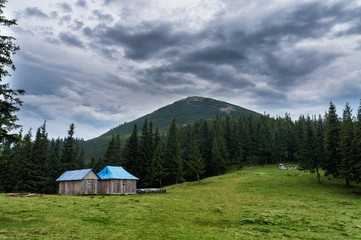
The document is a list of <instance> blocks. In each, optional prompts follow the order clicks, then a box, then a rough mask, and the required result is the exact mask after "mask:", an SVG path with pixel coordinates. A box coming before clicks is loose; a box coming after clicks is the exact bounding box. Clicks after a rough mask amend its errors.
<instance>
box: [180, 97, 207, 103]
mask: <svg viewBox="0 0 361 240" xmlns="http://www.w3.org/2000/svg"><path fill="white" fill-rule="evenodd" d="M205 99H206V98H205V97H198V96H190V97H187V98H184V99H182V100H180V101H185V102H199V101H203V100H205Z"/></svg>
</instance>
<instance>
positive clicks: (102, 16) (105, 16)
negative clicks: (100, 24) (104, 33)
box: [93, 10, 114, 23]
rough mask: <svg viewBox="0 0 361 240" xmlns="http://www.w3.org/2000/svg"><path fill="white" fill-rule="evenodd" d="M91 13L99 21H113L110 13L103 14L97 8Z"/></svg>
mask: <svg viewBox="0 0 361 240" xmlns="http://www.w3.org/2000/svg"><path fill="white" fill-rule="evenodd" d="M93 15H95V16H96V17H97V18H98V19H99V20H100V21H104V22H108V23H111V22H113V21H114V18H113V16H112V15H110V14H104V13H102V12H101V11H99V10H94V11H93Z"/></svg>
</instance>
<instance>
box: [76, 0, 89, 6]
mask: <svg viewBox="0 0 361 240" xmlns="http://www.w3.org/2000/svg"><path fill="white" fill-rule="evenodd" d="M75 5H76V6H78V7H82V8H86V7H87V6H88V5H87V2H86V0H78V1H77V2H76V3H75Z"/></svg>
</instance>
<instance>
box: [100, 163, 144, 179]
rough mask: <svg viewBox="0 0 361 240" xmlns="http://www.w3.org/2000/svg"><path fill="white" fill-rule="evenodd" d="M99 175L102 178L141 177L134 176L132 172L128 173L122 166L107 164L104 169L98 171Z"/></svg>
mask: <svg viewBox="0 0 361 240" xmlns="http://www.w3.org/2000/svg"><path fill="white" fill-rule="evenodd" d="M98 177H99V178H100V179H134V180H139V178H137V177H135V176H133V175H132V174H130V173H128V172H127V171H126V170H125V169H124V168H122V167H113V166H106V167H105V168H104V169H103V170H101V171H100V172H99V173H98Z"/></svg>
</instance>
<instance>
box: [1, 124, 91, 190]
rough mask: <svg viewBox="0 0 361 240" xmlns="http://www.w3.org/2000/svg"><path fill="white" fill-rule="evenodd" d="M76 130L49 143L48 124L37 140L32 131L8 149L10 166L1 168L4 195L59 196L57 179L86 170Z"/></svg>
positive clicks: (7, 162)
mask: <svg viewBox="0 0 361 240" xmlns="http://www.w3.org/2000/svg"><path fill="white" fill-rule="evenodd" d="M74 129H75V126H74V124H73V123H72V124H71V125H70V128H69V131H68V136H67V137H66V138H65V139H60V138H58V139H48V134H47V132H46V122H44V124H43V125H42V126H41V127H39V128H38V129H37V131H36V135H35V139H34V140H33V135H32V130H31V129H30V130H29V131H28V132H27V133H26V134H25V135H24V136H23V134H22V132H20V134H19V138H20V140H19V141H17V142H16V143H14V144H12V145H10V143H11V142H10V141H7V142H6V143H5V145H8V146H7V147H6V149H9V150H8V152H9V153H8V154H7V159H6V162H5V163H3V164H2V165H1V168H0V192H37V193H56V192H57V187H58V186H57V185H58V184H57V182H56V179H57V178H58V177H60V175H61V174H62V173H64V172H65V171H67V170H74V169H82V168H84V167H85V163H84V151H81V150H79V148H78V145H79V144H78V143H81V142H83V140H81V139H76V138H74V137H73V136H74Z"/></svg>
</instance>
